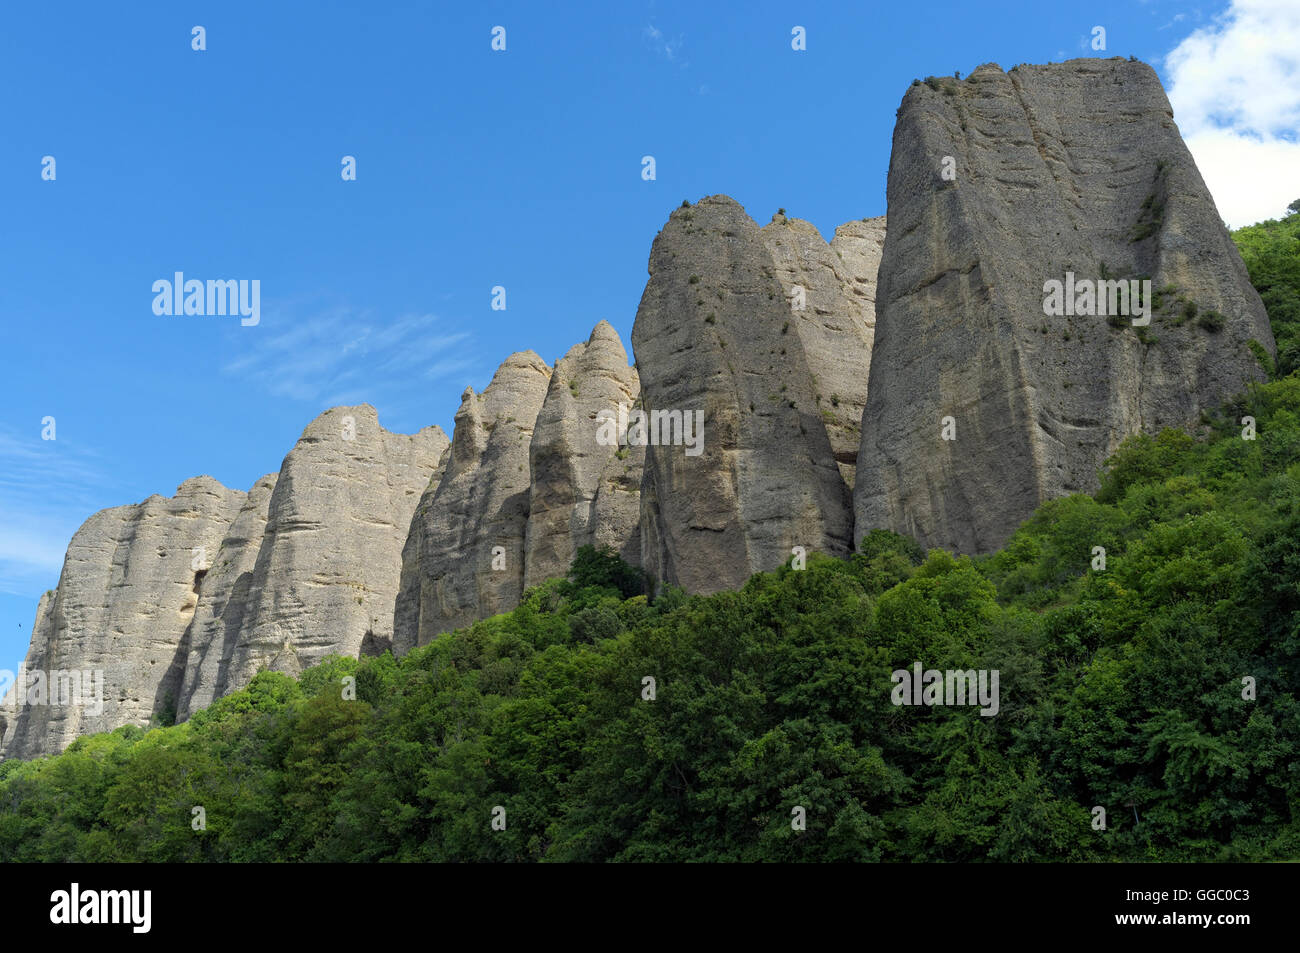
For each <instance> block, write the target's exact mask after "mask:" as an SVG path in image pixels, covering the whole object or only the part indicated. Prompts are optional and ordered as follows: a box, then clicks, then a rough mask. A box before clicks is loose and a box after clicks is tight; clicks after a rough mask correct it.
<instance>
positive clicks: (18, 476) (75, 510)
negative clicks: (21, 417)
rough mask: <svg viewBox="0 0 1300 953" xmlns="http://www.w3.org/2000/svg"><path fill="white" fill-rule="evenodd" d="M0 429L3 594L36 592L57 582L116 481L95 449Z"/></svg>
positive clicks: (37, 431) (61, 439) (38, 430)
mask: <svg viewBox="0 0 1300 953" xmlns="http://www.w3.org/2000/svg"><path fill="white" fill-rule="evenodd" d="M56 437H58V439H55V440H42V439H41V428H40V427H39V426H38V425H37V424H36V422H35V421H34V422H33V425H32V427H31V429H30V431H29V432H23V433H19V432H17V431H15V430H12V429H9V428H0V592H5V593H9V594H12V595H18V596H29V597H30V596H36V595H38V594H39V593H40V592H42V591H44V590H45V589H47V588H51V587H53V586H54V584H55V583H56V582H57V581H58V577H59V571H60V570H61V569H62V567H63V553H64V549H65V547H66V546H67V544H68V540H69V539H71V538H72V534H73V533H75V532H76V531H77V528H78V527H79V526H80V525H81V524H82V523H83V522H84V521H85V519H86V517H88V516H89V515H90V514H91V513H92V512H94V511H95V510H96V509H97V508H98V507H99V504H98V502H97V500H98V499H100V498H101V495H102V492H103V489H104V487H105V486H106V485H111V483H112V480H111V478H110V477H108V476H107V472H108V468H107V467H105V466H103V465H102V464H101V463H100V461H99V459H98V457H97V455H96V454H95V453H94V451H92V450H90V449H88V448H85V447H82V446H80V445H79V444H78V443H77V442H76V441H75V440H72V439H69V438H67V437H66V436H58V434H57V432H56Z"/></svg>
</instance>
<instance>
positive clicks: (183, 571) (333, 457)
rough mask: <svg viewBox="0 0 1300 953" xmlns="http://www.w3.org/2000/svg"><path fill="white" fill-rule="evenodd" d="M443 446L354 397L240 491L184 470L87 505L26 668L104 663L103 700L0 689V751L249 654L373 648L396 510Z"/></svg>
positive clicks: (212, 687)
mask: <svg viewBox="0 0 1300 953" xmlns="http://www.w3.org/2000/svg"><path fill="white" fill-rule="evenodd" d="M447 446H448V440H447V437H446V435H445V434H443V432H442V431H441V430H440V429H439V428H437V427H429V428H426V429H425V430H421V431H420V432H419V433H417V434H414V435H410V436H407V435H404V434H394V433H389V432H388V431H387V430H384V429H383V428H382V427H380V426H379V420H378V417H377V415H376V414H375V410H374V408H373V407H371V406H369V405H362V406H360V407H336V408H334V409H333V410H330V411H327V412H326V413H324V414H322V415H321V416H320V417H318V418H317V419H316V420H315V421H313V422H312V423H311V424H310V425H309V426H308V427H307V429H306V431H304V433H303V435H302V438H301V439H300V440H299V441H298V444H297V446H295V447H294V449H293V450H291V451H290V452H289V455H288V456H287V457H285V459H284V463H283V464H282V466H281V469H280V473H279V475H278V477H277V476H275V475H270V476H265V477H263V478H262V479H260V480H258V481H257V483H256V484H255V485H254V486H253V488H252V489H251V490H250V491H249V492H248V493H247V494H245V493H242V492H240V491H238V490H228V489H226V488H225V487H223V486H221V484H219V483H217V482H216V481H215V480H213V479H211V478H210V477H197V478H195V479H193V480H187V481H186V482H185V483H183V484H181V486H180V488H179V489H178V490H177V493H176V496H174V497H172V498H171V499H165V498H163V497H161V496H153V497H150V498H149V499H148V500H146V501H145V502H143V503H140V504H137V505H134V506H123V507H117V508H114V509H109V510H104V511H102V512H99V513H96V514H95V515H94V516H92V517H91V518H90V519H89V520H87V521H86V523H85V525H84V526H82V528H81V529H80V530H79V531H78V532H77V534H76V536H74V537H73V540H72V543H71V545H70V546H69V547H68V555H67V557H66V559H65V561H64V567H63V574H62V576H61V577H60V579H59V587H58V589H57V590H55V591H54V592H51V593H46V595H45V596H44V597H43V598H42V599H41V603H40V606H39V608H38V610H37V617H36V623H35V626H34V627H33V632H32V641H31V648H30V650H29V652H28V656H27V660H26V662H25V668H26V669H27V670H28V671H30V672H37V671H39V672H42V673H49V672H51V671H58V670H77V671H90V672H96V671H98V672H102V702H103V704H102V707H100V709H99V710H98V711H95V710H93V709H94V707H98V706H91V705H86V704H82V705H50V704H29V705H26V706H17V705H15V706H14V707H10V708H5V707H0V718H3V719H4V722H5V725H4V729H5V730H4V732H3V746H4V747H3V753H4V755H5V756H6V757H11V758H27V757H33V756H35V755H38V754H48V753H53V752H58V751H61V750H62V749H63V748H64V747H66V746H67V745H68V744H69V743H71V742H72V741H73V740H74V739H75V738H77V737H78V736H79V735H83V734H88V733H91V732H96V731H109V730H112V729H113V728H117V727H119V726H120V725H126V724H136V725H147V724H148V723H149V721H150V719H151V718H152V717H153V716H155V715H161V716H164V717H166V716H168V715H170V714H171V713H173V712H174V713H175V714H176V715H177V716H178V717H179V718H181V719H184V718H186V717H188V716H189V715H190V714H192V713H193V712H194V711H195V710H197V709H199V708H202V707H203V706H205V705H207V704H208V703H210V702H211V701H212V700H213V699H215V698H219V697H221V696H222V695H224V694H226V693H228V692H230V691H233V690H235V689H237V688H241V687H243V686H244V685H246V684H248V682H249V680H250V679H251V678H252V677H253V675H254V674H256V673H257V671H258V670H260V669H263V668H270V669H274V670H278V671H284V672H289V673H291V674H297V673H298V672H299V671H301V670H302V669H303V668H305V667H307V666H309V665H311V664H313V663H314V662H316V661H318V660H319V659H320V658H322V657H323V656H325V655H330V654H335V653H338V654H350V655H358V654H366V653H378V652H381V651H382V650H383V649H384V648H387V647H388V646H389V645H390V644H391V640H392V628H391V626H392V618H393V605H394V601H395V599H396V595H397V587H398V578H399V574H400V572H401V552H402V546H403V544H404V543H405V541H406V531H407V528H408V526H409V525H410V521H411V514H412V512H413V511H414V509H415V505H416V502H417V501H418V500H419V494H420V491H421V490H423V489H424V488H425V486H426V485H427V484H428V482H429V480H430V477H431V475H432V474H433V473H434V472H435V471H436V469H437V467H438V463H439V460H440V458H441V457H442V455H443V453H444V451H445V450H446V448H447ZM45 677H46V678H49V677H50V676H48V675H46V676H45ZM85 681H87V682H88V683H89V684H91V685H93V684H95V683H94V681H93V680H92V679H86V680H85ZM88 691H89V690H88ZM11 694H12V693H11ZM29 694H30V693H29ZM88 697H89V696H88Z"/></svg>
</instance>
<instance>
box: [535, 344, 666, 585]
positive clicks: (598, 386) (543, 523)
mask: <svg viewBox="0 0 1300 953" xmlns="http://www.w3.org/2000/svg"><path fill="white" fill-rule="evenodd" d="M639 394H640V384H639V383H638V380H637V373H636V371H635V370H634V369H632V368H631V367H629V366H628V363H627V352H626V351H625V350H624V349H623V344H622V342H621V341H620V340H619V338H618V333H617V332H616V331H615V330H614V329H613V328H612V327H611V326H610V325H609V324H608V323H607V322H605V321H601V322H600V323H599V324H597V325H596V327H595V329H594V330H593V331H592V332H591V336H590V337H589V338H588V340H587V342H586V343H585V344H577V345H574V346H573V348H572V349H570V351H569V353H568V354H566V355H565V356H564V357H563V358H561V359H560V360H559V361H557V362H556V365H555V370H554V372H553V373H552V375H551V380H550V385H549V387H548V389H547V392H546V400H545V402H544V403H543V404H542V409H541V411H540V413H539V414H538V415H537V423H536V427H535V428H534V431H533V438H532V441H531V442H530V444H529V453H528V457H529V469H530V471H531V474H532V480H531V484H530V487H529V508H528V526H527V532H526V536H525V548H524V586H525V587H528V586H534V585H537V584H538V583H540V582H543V581H545V580H546V579H550V578H555V577H563V576H564V575H565V574H566V573H567V572H568V570H569V566H570V565H571V564H572V562H573V557H574V554H575V553H576V552H577V550H578V548H579V547H581V546H585V545H595V546H598V547H599V546H609V547H610V548H612V549H614V550H615V551H617V552H619V553H620V555H622V556H623V557H624V558H625V559H626V560H627V561H628V562H630V563H632V564H634V565H638V564H639V563H640V561H641V552H640V549H641V540H640V533H639V531H638V522H639V516H640V507H641V500H640V497H641V471H642V466H643V463H644V459H645V448H644V447H627V446H622V445H619V444H612V445H611V444H608V443H607V444H604V445H602V444H601V443H600V442H598V436H600V435H601V428H600V422H601V421H603V420H604V419H605V417H606V416H608V417H609V418H613V419H614V420H615V421H616V420H617V417H618V413H619V408H620V406H622V407H624V408H626V409H627V410H628V412H630V411H631V409H632V408H634V407H635V405H636V402H637V398H638V396H639ZM616 429H617V427H616V426H615V427H607V428H605V432H604V435H605V436H608V435H609V434H611V433H613V432H614V431H615V430H616Z"/></svg>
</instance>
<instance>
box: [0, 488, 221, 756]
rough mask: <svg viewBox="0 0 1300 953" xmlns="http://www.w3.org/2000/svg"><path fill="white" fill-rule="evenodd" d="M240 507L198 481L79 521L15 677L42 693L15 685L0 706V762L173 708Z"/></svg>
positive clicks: (54, 748)
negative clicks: (210, 571)
mask: <svg viewBox="0 0 1300 953" xmlns="http://www.w3.org/2000/svg"><path fill="white" fill-rule="evenodd" d="M243 501H244V494H243V493H241V492H240V491H239V490H229V489H226V487H224V486H222V485H221V484H220V483H218V482H217V481H216V480H214V479H212V478H211V477H207V476H201V477H195V478H194V479H191V480H186V481H185V482H184V483H182V484H181V485H180V487H179V488H178V489H177V490H176V495H175V496H173V497H171V498H167V497H163V496H158V495H154V496H151V497H149V499H147V500H145V501H144V502H143V503H137V504H134V505H131V506H118V507H114V508H112V509H108V510H101V511H100V512H98V513H96V514H95V515H94V516H92V517H90V519H88V520H86V522H85V523H84V524H83V525H82V527H81V529H79V530H78V531H77V533H76V535H75V536H73V537H72V542H71V543H70V544H69V546H68V554H67V556H66V557H65V559H64V561H63V572H62V574H61V575H60V577H59V586H58V589H56V590H55V591H54V592H53V593H46V594H45V596H44V597H43V598H42V599H41V604H40V608H39V609H38V611H37V617H36V622H35V625H34V626H33V629H32V641H31V649H30V651H29V652H28V655H27V659H26V661H25V662H24V668H25V670H26V672H27V675H28V677H29V678H31V679H39V682H40V683H41V684H42V685H44V689H40V690H38V689H37V687H36V681H31V682H29V684H28V688H29V691H28V692H27V696H28V697H27V698H26V699H21V698H18V697H17V695H18V690H19V688H20V686H18V685H16V686H15V688H14V691H12V692H10V695H9V697H8V698H6V699H5V704H4V706H3V707H2V708H0V711H3V712H4V715H5V718H6V720H7V722H8V725H9V729H8V731H7V732H6V737H5V742H4V753H5V756H6V757H11V758H30V757H34V756H36V755H38V754H49V753H54V752H57V751H61V750H63V748H64V747H66V746H67V745H68V744H70V743H71V742H72V741H74V740H75V739H76V738H77V737H78V736H80V735H83V734H90V733H93V732H97V731H110V730H112V729H114V728H117V727H118V726H119V725H128V724H133V725H147V724H148V723H149V721H150V719H151V718H152V717H153V715H154V714H155V712H164V711H167V710H169V709H172V708H174V706H175V704H176V699H177V693H178V691H179V688H180V682H181V673H182V670H183V667H184V659H183V658H182V657H181V655H180V648H181V643H182V639H183V637H184V634H185V630H186V628H187V627H188V626H189V624H190V620H191V619H192V618H193V616H194V613H195V607H196V606H197V604H198V599H199V591H200V584H201V581H202V578H203V566H205V565H206V562H207V560H208V559H210V558H211V556H212V554H214V553H216V552H217V550H218V547H219V546H220V545H221V539H222V537H223V536H224V535H225V534H226V530H227V528H228V527H229V526H230V524H231V521H232V520H234V518H235V516H236V514H237V513H238V512H239V509H240V506H241V505H242V503H243ZM55 673H64V674H61V675H60V674H55ZM74 674H75V678H76V681H78V682H80V688H81V691H80V692H79V693H78V692H74V691H72V689H71V686H72V684H73V683H72V679H73V678H74ZM52 682H54V683H58V682H63V685H62V690H61V691H60V686H59V685H57V684H54V685H51V683H52ZM51 687H53V688H54V689H55V691H54V692H53V695H54V697H51V694H52V693H51V692H50V688H51ZM38 692H39V693H38ZM24 700H25V701H26V702H27V704H22V702H23V701H24Z"/></svg>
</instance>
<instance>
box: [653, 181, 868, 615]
mask: <svg viewBox="0 0 1300 953" xmlns="http://www.w3.org/2000/svg"><path fill="white" fill-rule="evenodd" d="M826 284H827V285H828V286H829V285H831V284H832V281H831V280H830V279H827V281H826ZM792 329H794V330H795V333H790V331H791V330H792ZM632 343H633V347H634V349H635V351H636V356H637V367H638V369H639V371H640V375H641V388H642V401H643V403H644V404H645V406H646V408H647V409H648V410H649V411H650V412H651V413H654V412H655V411H660V412H669V411H680V412H683V413H686V412H694V411H703V413H704V426H705V433H704V440H703V452H702V453H701V454H700V455H698V456H690V455H687V454H686V448H685V447H684V446H665V445H659V446H655V445H651V446H649V447H647V450H646V462H645V476H644V478H643V481H642V492H641V514H642V518H641V531H642V547H641V549H642V561H643V565H644V566H645V568H646V569H647V571H648V572H649V573H650V574H651V575H652V576H653V577H654V578H656V579H658V580H663V581H666V582H670V583H674V584H677V585H680V586H682V587H684V588H685V589H687V590H688V591H691V592H715V591H718V590H720V589H731V588H737V587H739V586H740V585H741V584H742V583H743V582H744V581H745V580H746V579H747V578H748V577H749V576H750V575H751V574H752V573H754V572H756V571H759V570H769V569H773V568H775V567H776V566H778V565H780V564H781V563H783V562H785V561H787V560H788V559H789V558H790V554H791V550H792V547H794V546H803V547H804V548H805V549H806V550H808V551H810V552H811V551H813V550H817V551H821V552H826V553H831V554H834V555H843V554H844V553H846V552H847V551H848V549H849V547H850V545H851V540H850V537H851V530H852V513H851V504H850V496H849V491H848V487H847V486H846V484H845V481H844V478H843V477H842V476H841V474H840V471H839V469H838V468H837V466H836V462H835V458H834V454H833V451H832V446H831V441H830V438H829V436H828V433H827V426H826V422H825V420H824V418H823V416H822V414H821V410H820V407H819V404H818V402H817V399H816V398H817V393H818V392H817V389H816V384H815V380H816V377H817V371H816V370H815V368H817V369H819V368H818V362H817V355H816V354H814V353H810V351H809V349H808V347H807V346H805V343H804V341H803V339H802V338H801V336H800V334H799V331H798V328H797V326H796V323H795V321H794V319H793V318H792V313H791V309H790V303H789V302H788V301H787V300H786V297H785V288H784V287H783V286H782V284H781V281H780V279H779V278H778V277H777V267H776V263H775V262H774V261H773V258H772V255H771V254H770V253H769V251H768V248H767V245H766V244H765V242H764V239H763V236H762V235H761V234H760V232H759V229H758V226H757V225H755V224H754V222H753V220H752V219H750V217H749V216H748V215H746V214H745V211H744V209H743V208H741V207H740V205H739V204H737V203H736V202H735V201H734V200H732V199H730V198H728V197H726V196H712V197H710V198H706V199H703V200H702V201H700V202H699V203H698V204H696V205H694V206H691V207H689V208H681V209H677V210H676V211H674V212H673V213H672V215H671V216H670V217H669V220H668V223H667V224H666V225H665V226H664V228H663V230H662V231H661V232H660V233H659V236H658V237H657V238H656V239H655V242H654V245H653V247H652V249H651V253H650V280H649V282H648V283H647V285H646V288H645V292H644V294H643V295H642V298H641V305H640V308H639V309H638V311H637V317H636V323H635V325H634V326H633V329H632ZM860 343H861V339H860V338H857V339H850V340H848V341H846V342H845V344H844V346H845V348H846V349H850V350H851V349H852V348H854V347H857V346H859V345H860ZM861 359H862V366H863V368H864V369H865V367H866V363H867V355H866V354H865V353H864V354H862V355H861ZM827 397H828V395H823V399H824V400H825V399H826V398H827Z"/></svg>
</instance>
